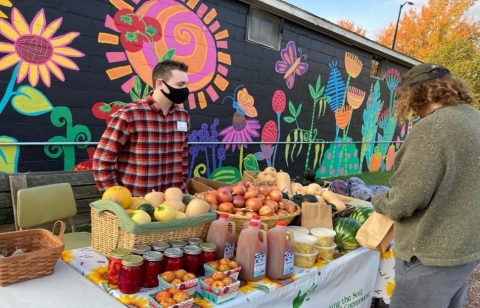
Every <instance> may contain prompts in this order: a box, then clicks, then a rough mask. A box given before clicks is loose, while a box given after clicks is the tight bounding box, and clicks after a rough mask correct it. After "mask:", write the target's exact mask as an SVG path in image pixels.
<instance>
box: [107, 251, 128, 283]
mask: <svg viewBox="0 0 480 308" xmlns="http://www.w3.org/2000/svg"><path fill="white" fill-rule="evenodd" d="M130 253H131V251H130V250H129V249H127V248H116V249H113V250H112V251H111V253H110V258H109V259H108V271H107V280H108V283H110V284H114V285H117V284H118V278H119V275H120V268H121V267H122V258H123V257H125V256H128V255H129V254H130Z"/></svg>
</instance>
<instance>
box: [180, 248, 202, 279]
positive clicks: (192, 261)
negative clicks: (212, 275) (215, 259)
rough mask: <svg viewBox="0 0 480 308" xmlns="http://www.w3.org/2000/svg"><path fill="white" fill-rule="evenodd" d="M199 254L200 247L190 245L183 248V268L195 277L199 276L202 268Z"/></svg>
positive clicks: (200, 251)
mask: <svg viewBox="0 0 480 308" xmlns="http://www.w3.org/2000/svg"><path fill="white" fill-rule="evenodd" d="M201 253H202V250H201V249H200V247H197V246H192V245H188V246H185V247H183V268H184V269H185V270H186V271H187V272H189V273H192V274H195V276H198V275H199V274H200V269H201V268H202V267H203V263H202V255H201Z"/></svg>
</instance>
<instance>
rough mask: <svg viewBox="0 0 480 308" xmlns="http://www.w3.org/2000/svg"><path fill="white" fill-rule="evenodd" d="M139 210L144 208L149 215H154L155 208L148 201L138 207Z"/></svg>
mask: <svg viewBox="0 0 480 308" xmlns="http://www.w3.org/2000/svg"><path fill="white" fill-rule="evenodd" d="M137 210H142V211H145V212H147V213H148V215H150V216H153V213H154V212H155V208H154V207H153V206H152V205H151V204H148V203H144V204H142V205H140V206H139V207H138V209H137Z"/></svg>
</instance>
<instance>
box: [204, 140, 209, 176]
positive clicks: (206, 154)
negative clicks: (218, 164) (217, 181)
mask: <svg viewBox="0 0 480 308" xmlns="http://www.w3.org/2000/svg"><path fill="white" fill-rule="evenodd" d="M204 152H205V162H206V163H207V177H209V176H210V163H209V159H208V147H205V151H204Z"/></svg>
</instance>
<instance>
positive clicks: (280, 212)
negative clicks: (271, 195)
mask: <svg viewBox="0 0 480 308" xmlns="http://www.w3.org/2000/svg"><path fill="white" fill-rule="evenodd" d="M288 214H290V213H288V212H287V211H285V210H278V211H277V215H278V216H282V215H288Z"/></svg>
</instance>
